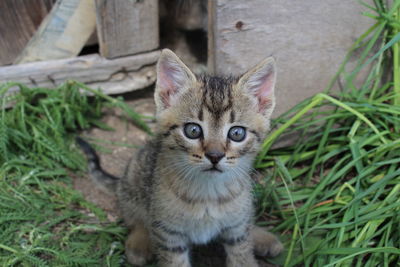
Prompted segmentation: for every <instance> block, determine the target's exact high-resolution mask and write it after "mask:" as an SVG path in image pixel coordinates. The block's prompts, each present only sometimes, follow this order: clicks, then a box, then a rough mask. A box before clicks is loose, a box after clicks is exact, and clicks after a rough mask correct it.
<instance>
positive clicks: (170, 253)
mask: <svg viewBox="0 0 400 267" xmlns="http://www.w3.org/2000/svg"><path fill="white" fill-rule="evenodd" d="M151 237H152V241H153V242H152V243H153V245H154V250H155V251H156V253H157V258H158V264H159V266H160V267H190V260H189V247H188V244H187V240H186V236H185V234H184V233H181V232H179V231H176V230H174V229H170V228H168V227H167V226H165V225H164V224H162V223H161V222H155V223H153V225H152V230H151Z"/></svg>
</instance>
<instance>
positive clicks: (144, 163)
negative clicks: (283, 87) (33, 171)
mask: <svg viewBox="0 0 400 267" xmlns="http://www.w3.org/2000/svg"><path fill="white" fill-rule="evenodd" d="M275 77H276V69H275V64H274V60H273V59H272V58H267V59H266V60H264V61H262V62H261V63H260V64H259V65H257V66H256V67H255V68H253V69H252V70H250V71H249V72H247V73H246V74H244V75H243V76H242V77H240V78H233V77H229V78H221V77H210V76H199V77H196V76H195V75H194V74H193V73H192V72H191V71H190V70H189V69H188V68H187V67H186V66H185V65H184V64H183V63H182V62H181V60H179V58H178V57H177V56H176V55H175V54H174V53H173V52H172V51H170V50H167V49H165V50H163V51H162V53H161V56H160V59H159V61H158V64H157V84H156V90H155V102H156V106H157V123H158V124H157V130H156V136H155V137H154V138H153V139H152V140H151V141H149V142H148V143H147V144H146V145H145V147H144V148H143V149H141V150H140V151H139V152H138V153H137V155H136V156H135V157H134V158H133V159H132V160H131V161H130V163H129V165H128V167H127V169H126V173H125V176H124V177H123V178H121V179H118V178H115V177H112V176H110V175H108V174H107V173H105V172H103V171H101V170H100V166H99V163H98V159H97V158H96V155H95V154H94V151H92V150H91V149H90V148H89V147H88V146H87V144H85V143H84V142H83V141H82V140H81V141H80V144H81V146H82V147H83V149H84V151H85V152H86V154H87V155H88V156H89V159H91V160H90V161H89V162H90V164H89V166H90V172H91V174H92V177H93V178H95V180H96V181H97V182H99V183H100V184H102V185H104V186H106V187H108V188H111V190H115V193H116V195H117V197H118V202H119V207H120V209H121V214H122V216H123V218H124V221H125V223H126V224H127V225H128V227H129V228H130V230H131V231H130V234H129V237H128V239H127V241H126V254H127V257H128V260H129V262H130V263H132V264H135V265H144V264H145V263H146V261H148V260H150V259H151V258H152V255H156V256H157V258H158V262H159V265H160V266H169V267H184V266H190V259H189V247H190V245H191V244H205V243H208V242H209V241H210V240H213V239H218V240H220V241H221V242H222V243H223V244H224V247H225V250H226V253H227V260H226V262H227V266H229V267H244V266H246V267H252V266H257V262H256V260H255V257H254V254H257V255H261V256H266V255H269V256H276V255H277V254H279V253H280V252H281V250H282V249H283V247H282V244H281V243H280V242H279V240H278V239H277V238H276V237H275V236H274V235H272V234H271V233H269V232H266V231H264V230H263V229H261V228H259V227H257V226H254V224H253V199H252V193H251V178H250V172H251V170H252V163H253V160H254V157H255V156H256V154H257V152H258V150H259V148H260V144H261V142H262V140H263V138H264V136H265V135H266V133H267V131H268V129H269V122H270V116H271V113H272V110H273V108H274V105H275V100H274V85H275Z"/></svg>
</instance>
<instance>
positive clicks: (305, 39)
mask: <svg viewBox="0 0 400 267" xmlns="http://www.w3.org/2000/svg"><path fill="white" fill-rule="evenodd" d="M367 2H371V0H367ZM365 10H366V8H365V7H364V6H362V5H360V4H359V3H358V2H357V1H343V0H330V1H321V0H308V1H292V0H246V1H243V0H209V10H208V12H209V13H208V14H209V21H210V24H209V31H208V34H209V35H208V37H209V55H208V67H209V70H210V71H211V72H213V73H215V74H225V75H239V74H241V73H243V72H244V71H246V70H247V69H249V68H250V67H252V66H254V65H255V64H257V63H258V62H259V61H261V60H262V59H263V58H265V57H267V56H270V55H273V56H274V57H275V58H276V60H277V67H278V79H277V86H276V88H277V91H276V98H277V105H276V112H274V114H275V116H276V115H278V114H279V113H282V112H284V111H286V110H288V109H289V108H291V107H292V106H293V105H295V104H296V103H298V102H300V101H301V100H303V99H304V98H306V97H309V96H312V95H314V94H315V93H318V92H321V91H322V90H323V89H324V88H325V86H326V85H327V84H328V82H329V80H330V79H331V77H332V76H333V75H334V74H335V73H336V71H337V69H338V67H339V65H340V63H341V62H342V60H343V59H344V57H345V54H346V52H347V50H348V49H349V48H350V46H351V45H352V44H353V42H354V40H356V38H357V37H358V36H359V35H361V34H362V33H363V32H364V31H365V30H367V29H368V28H369V27H370V26H371V25H372V23H373V22H374V21H373V20H371V19H370V18H367V17H365V16H362V15H361V14H362V12H363V11H365ZM351 60H356V57H355V58H353V59H351ZM353 62H355V61H353Z"/></svg>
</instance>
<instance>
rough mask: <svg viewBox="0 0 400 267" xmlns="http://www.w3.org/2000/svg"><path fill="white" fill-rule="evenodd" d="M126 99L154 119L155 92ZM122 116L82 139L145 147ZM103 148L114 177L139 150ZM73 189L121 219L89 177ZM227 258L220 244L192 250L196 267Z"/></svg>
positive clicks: (109, 117) (113, 113)
mask: <svg viewBox="0 0 400 267" xmlns="http://www.w3.org/2000/svg"><path fill="white" fill-rule="evenodd" d="M123 97H124V99H125V101H126V103H128V104H129V105H130V106H131V107H133V108H134V110H135V111H137V112H139V113H141V114H143V115H147V116H153V115H154V111H155V104H154V100H153V88H147V89H144V90H141V91H135V92H132V93H129V94H125V95H124V96H123ZM122 115H123V114H122V112H121V111H119V110H110V111H108V112H107V114H106V115H105V116H104V118H103V122H104V123H106V124H107V125H108V126H110V127H112V128H114V131H106V130H101V129H98V128H93V129H91V130H89V131H87V132H85V133H83V134H82V136H83V137H88V138H92V139H96V140H97V139H99V140H104V141H106V142H113V143H123V144H128V145H132V146H136V147H140V146H142V145H143V144H144V143H145V140H146V139H147V137H148V136H147V134H146V133H145V132H143V131H142V130H140V129H139V128H137V127H136V126H134V125H133V124H132V123H130V122H129V121H128V120H127V119H126V118H124V117H123V116H122ZM146 122H147V123H148V125H149V126H150V127H151V128H154V126H155V122H154V121H152V120H147V121H146ZM102 146H104V147H106V148H107V149H109V151H111V153H110V152H102V151H98V154H99V156H100V160H101V165H102V167H103V169H104V170H106V171H107V172H109V173H111V174H113V175H115V176H118V177H120V176H122V174H123V172H124V170H125V166H126V164H127V163H128V160H129V159H130V157H131V155H132V154H133V153H134V152H135V151H136V149H137V148H131V147H126V146H115V145H109V144H102ZM74 188H75V189H76V190H78V191H80V192H81V193H82V194H83V195H84V197H85V198H86V199H87V200H89V201H91V202H93V203H94V204H96V205H98V206H99V207H101V208H103V209H104V210H105V211H106V212H107V217H108V219H109V220H110V221H116V220H118V219H119V214H118V208H117V205H116V198H115V197H114V196H112V195H110V194H107V193H106V192H104V191H102V190H101V189H99V188H98V187H96V186H95V185H94V184H93V183H92V182H91V180H90V179H89V178H88V177H75V178H74ZM224 258H225V252H224V250H223V248H222V246H221V245H220V244H210V245H208V246H199V247H195V248H193V252H192V262H193V263H194V264H193V266H195V267H206V266H212V267H220V266H224ZM259 264H260V267H273V266H274V265H270V264H267V263H265V262H263V261H259Z"/></svg>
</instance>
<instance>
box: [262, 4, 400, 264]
mask: <svg viewBox="0 0 400 267" xmlns="http://www.w3.org/2000/svg"><path fill="white" fill-rule="evenodd" d="M374 4H375V5H374V6H368V8H369V9H370V10H371V12H373V13H374V14H372V13H367V14H366V15H368V16H370V17H372V18H374V19H376V24H375V25H373V26H372V27H371V28H370V29H368V30H367V31H366V33H365V34H363V35H362V36H361V37H360V38H359V39H358V40H357V41H356V43H355V45H354V46H353V47H352V49H351V51H350V52H349V54H348V56H347V57H346V60H345V61H344V63H343V65H342V66H341V67H340V69H339V71H338V73H337V74H336V75H335V77H334V78H333V79H332V82H331V83H330V84H329V86H328V87H327V88H326V90H325V92H324V93H320V94H317V95H316V96H314V97H312V98H310V99H307V100H305V101H303V102H302V103H300V104H299V105H297V106H295V107H294V108H293V109H292V110H290V111H289V112H287V113H286V114H284V115H282V116H280V117H279V118H278V119H277V120H276V121H275V122H274V127H275V131H273V133H272V134H271V135H270V136H269V137H268V138H267V139H266V140H265V142H264V144H263V149H262V152H261V153H260V155H259V157H258V160H257V163H256V167H257V168H258V169H260V170H262V171H264V172H265V173H266V175H265V180H264V181H262V183H261V184H260V185H258V186H257V187H256V195H257V197H258V198H259V200H260V201H259V204H260V210H259V217H260V219H261V220H263V215H264V214H265V213H267V214H270V218H271V219H270V220H271V221H269V222H268V221H266V222H261V224H266V225H272V226H273V227H274V231H275V232H277V233H283V238H284V239H285V238H286V239H287V242H286V248H287V251H286V253H285V255H283V256H281V257H280V258H279V259H275V260H273V261H274V262H278V263H280V264H282V265H284V266H296V265H304V266H398V264H399V262H400V249H399V247H400V231H399V230H400V131H399V130H400V102H399V99H400V91H399V88H400V80H399V79H400V73H399V69H400V62H399V57H400V55H399V51H398V49H399V48H398V45H399V41H400V33H399V32H400V31H399V29H400V19H399V18H400V17H399V7H400V1H394V2H393V5H392V6H386V5H385V4H384V1H379V0H376V1H374ZM365 5H366V4H365ZM373 48H375V49H373ZM376 48H377V49H376ZM356 50H357V52H358V54H359V55H360V56H359V59H358V62H357V65H356V66H355V67H354V69H352V70H347V71H345V69H346V68H345V66H346V63H347V61H348V60H349V58H350V57H351V56H352V55H353V52H354V51H356ZM361 71H362V72H363V73H364V75H365V74H366V77H365V78H364V81H363V82H362V83H361V85H358V84H357V83H356V82H355V80H356V79H360V77H362V76H361V75H360V73H361ZM339 77H342V78H343V79H344V82H343V87H342V90H341V92H340V93H334V92H332V91H331V88H332V87H333V84H334V81H336V80H337V78H339ZM291 133H292V134H293V133H294V134H296V135H297V136H299V138H298V139H297V140H296V142H295V143H294V144H293V145H288V146H285V147H280V148H274V147H273V145H274V144H275V142H276V141H277V140H279V139H280V138H284V136H285V135H289V134H291ZM396 264H397V265H396Z"/></svg>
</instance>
